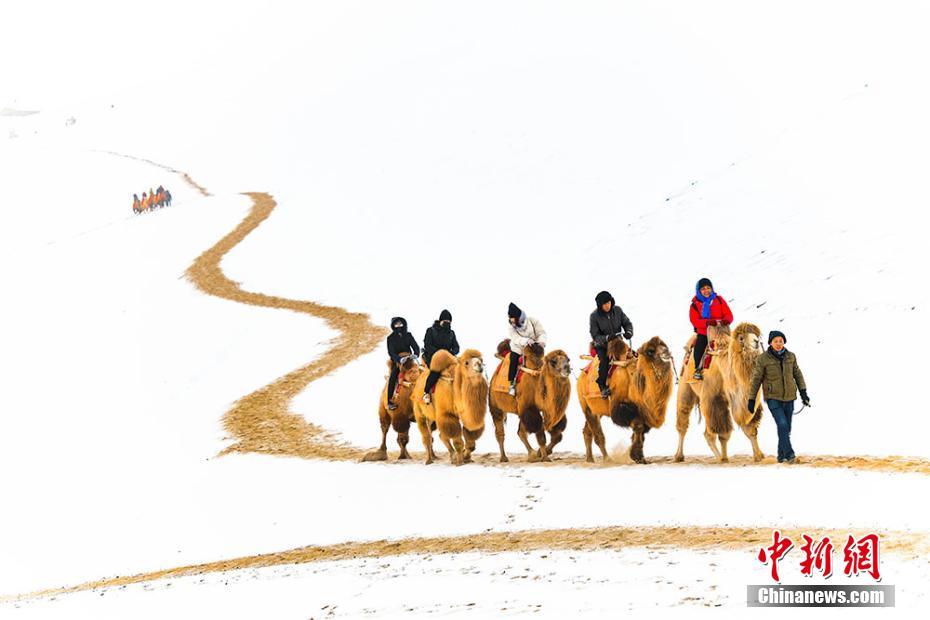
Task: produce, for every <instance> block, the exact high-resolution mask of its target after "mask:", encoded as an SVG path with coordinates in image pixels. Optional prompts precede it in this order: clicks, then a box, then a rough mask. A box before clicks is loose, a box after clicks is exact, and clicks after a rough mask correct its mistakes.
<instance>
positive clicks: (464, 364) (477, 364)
mask: <svg viewBox="0 0 930 620" xmlns="http://www.w3.org/2000/svg"><path fill="white" fill-rule="evenodd" d="M430 370H435V371H437V372H440V373H441V377H440V380H439V381H438V382H437V383H436V389H435V391H434V392H433V398H432V402H431V403H430V404H428V405H427V404H426V403H424V402H423V391H424V388H425V385H426V377H427V376H428V375H427V373H423V374H421V375H420V377H419V378H418V379H417V382H416V385H415V386H414V388H413V392H412V394H411V396H410V398H411V400H412V401H413V410H414V418H415V419H416V421H417V426H418V427H419V429H420V434H421V435H422V437H423V445H424V446H425V447H426V461H425V462H426V464H427V465H428V464H430V463H432V462H433V460H434V459H435V457H436V454H435V452H434V451H433V428H437V429H438V430H439V438H440V439H441V440H442V442H443V443H444V444H445V445H446V448H447V449H448V450H449V459H450V461H451V462H452V464H454V465H461V464H463V463H467V462H470V461H471V455H472V453H473V452H474V450H475V441H476V440H477V439H478V438H479V437H481V434H482V433H483V432H484V421H485V414H486V413H487V408H488V381H487V379H486V378H485V376H484V360H483V359H482V358H481V353H480V352H478V351H476V350H474V349H467V350H466V351H464V352H463V353H462V354H461V355H460V356H459V357H455V356H454V355H452V354H451V353H449V352H448V351H437V352H436V354H435V355H433V359H432V360H431V361H430Z"/></svg>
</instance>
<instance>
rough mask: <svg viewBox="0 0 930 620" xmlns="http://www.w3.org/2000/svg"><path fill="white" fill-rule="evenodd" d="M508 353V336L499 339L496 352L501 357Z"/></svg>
mask: <svg viewBox="0 0 930 620" xmlns="http://www.w3.org/2000/svg"><path fill="white" fill-rule="evenodd" d="M508 353H510V338H507V339H505V340H501V341H500V342H499V343H498V345H497V354H498V355H499V356H501V357H504V356H506V355H507V354H508Z"/></svg>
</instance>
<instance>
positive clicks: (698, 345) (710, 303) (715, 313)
mask: <svg viewBox="0 0 930 620" xmlns="http://www.w3.org/2000/svg"><path fill="white" fill-rule="evenodd" d="M688 317H689V318H690V319H691V325H692V326H693V327H694V336H692V339H691V342H690V344H691V346H692V348H693V349H694V380H695V381H701V380H702V379H703V378H704V364H703V363H702V362H703V360H704V352H705V351H706V350H707V326H708V325H729V324H730V323H732V322H733V312H732V311H731V310H730V306H728V305H727V301H726V300H725V299H724V298H723V297H721V296H720V295H718V294H717V292H716V291H714V285H713V283H712V282H711V281H710V279H709V278H701V279H700V280H698V282H697V284H696V285H695V287H694V298H693V299H692V300H691V307H690V309H689V310H688Z"/></svg>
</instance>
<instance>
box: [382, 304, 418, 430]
mask: <svg viewBox="0 0 930 620" xmlns="http://www.w3.org/2000/svg"><path fill="white" fill-rule="evenodd" d="M387 350H388V355H389V356H390V358H391V376H390V378H389V379H388V392H387V397H388V409H390V410H391V411H393V410H394V409H397V403H395V402H394V390H395V389H396V388H397V376H398V375H399V374H400V360H401V358H404V357H407V356H408V355H411V354H412V355H416V356H419V355H420V345H418V344H417V341H416V339H414V337H413V334H411V333H410V332H408V331H407V319H405V318H404V317H401V316H395V317H394V318H393V319H391V334H390V335H389V336H388V337H387Z"/></svg>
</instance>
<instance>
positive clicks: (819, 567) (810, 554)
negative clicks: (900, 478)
mask: <svg viewBox="0 0 930 620" xmlns="http://www.w3.org/2000/svg"><path fill="white" fill-rule="evenodd" d="M801 538H803V539H804V544H803V545H801V552H802V553H803V554H804V559H802V560H801V574H802V575H805V576H807V577H812V576H813V575H814V572H815V571H816V572H818V573H820V574H821V575H822V576H823V578H824V579H828V578H829V577H830V576H831V575H832V574H833V543H832V541H831V540H830V537H829V536H824V537H823V538H821V539H820V540H817V541H816V542H815V541H814V538H813V537H812V536H808V535H807V534H801ZM793 547H794V541H792V540H791V539H790V538H788V537H787V536H782V535H781V531H780V530H773V531H772V544H771V545H769V546H768V547H763V548H761V549H759V554H758V556H757V557H758V560H759V561H760V562H762V563H763V564H771V569H772V570H771V572H772V580H773V581H777V582H779V583H780V582H781V578H780V577H779V576H778V562H779V561H780V560H782V559H784V558H785V556H787V555H788V552H789V551H791V549H792V548H793ZM878 547H879V541H878V535H877V534H866V535H865V536H863V537H862V538H859V539H858V540H857V539H855V538H854V537H853V536H852V534H850V535H849V536H848V537H847V539H846V545H845V546H844V547H843V574H844V575H846V576H847V577H854V576H857V575H859V573H865V574H868V575H871V576H872V579H874V580H875V581H880V580H881V574H880V573H879V569H878V562H879V554H878Z"/></svg>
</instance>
